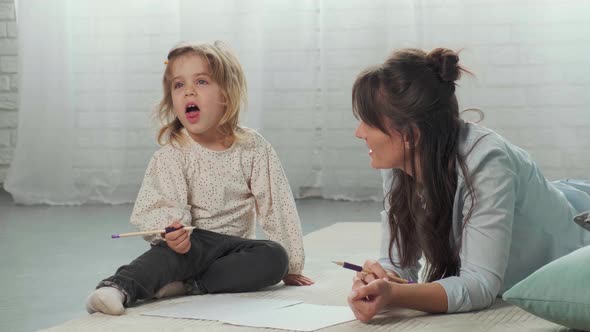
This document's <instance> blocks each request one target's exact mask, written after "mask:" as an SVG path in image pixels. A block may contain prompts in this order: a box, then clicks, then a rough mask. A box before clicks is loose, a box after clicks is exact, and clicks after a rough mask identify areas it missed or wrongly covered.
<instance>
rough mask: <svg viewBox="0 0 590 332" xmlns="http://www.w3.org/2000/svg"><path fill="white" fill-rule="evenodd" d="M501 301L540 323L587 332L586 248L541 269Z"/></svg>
mask: <svg viewBox="0 0 590 332" xmlns="http://www.w3.org/2000/svg"><path fill="white" fill-rule="evenodd" d="M503 298H504V300H505V301H507V302H510V303H512V304H514V305H516V306H519V307H520V308H522V309H524V310H526V311H528V312H530V313H532V314H533V315H536V316H539V317H541V318H543V319H546V320H549V321H552V322H554V323H557V324H560V325H564V326H567V327H569V328H574V329H581V330H587V331H590V246H587V247H584V248H580V249H578V250H576V251H574V252H572V253H570V254H568V255H566V256H563V257H561V258H559V259H556V260H554V261H553V262H551V263H549V264H547V265H545V266H543V267H541V268H540V269H538V270H537V271H535V272H534V273H533V274H531V275H530V276H528V277H527V278H526V279H524V280H522V281H521V282H519V283H518V284H516V285H514V287H512V288H511V289H509V290H508V291H507V292H505V293H504V295H503Z"/></svg>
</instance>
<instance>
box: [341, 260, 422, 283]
mask: <svg viewBox="0 0 590 332" xmlns="http://www.w3.org/2000/svg"><path fill="white" fill-rule="evenodd" d="M332 263H334V264H336V265H340V266H342V267H343V268H345V269H349V270H353V271H357V272H365V273H369V274H372V273H373V272H372V271H369V270H365V269H363V267H362V266H358V265H354V264H351V263H347V262H336V261H332ZM387 278H389V280H391V281H394V282H397V283H400V284H412V283H413V282H412V281H408V280H406V279H404V278H400V277H398V276H396V275H394V274H393V273H389V272H388V273H387Z"/></svg>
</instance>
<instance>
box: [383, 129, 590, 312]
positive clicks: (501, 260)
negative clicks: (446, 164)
mask: <svg viewBox="0 0 590 332" xmlns="http://www.w3.org/2000/svg"><path fill="white" fill-rule="evenodd" d="M484 135H487V136H486V137H484V138H482V139H481V140H480V141H479V143H477V145H476V146H475V148H473V150H472V151H471V153H470V154H469V155H468V156H467V158H466V163H467V168H468V169H469V172H470V174H471V176H472V181H473V186H474V188H475V191H476V194H477V199H478V201H477V204H476V206H475V207H474V209H473V213H472V215H471V218H470V219H469V221H468V222H467V223H466V224H465V227H464V229H463V237H462V239H461V240H462V244H461V251H460V259H461V270H460V275H459V276H455V277H448V278H444V279H441V280H438V281H436V282H438V283H439V284H440V285H442V286H443V287H444V289H445V291H446V293H447V296H448V312H449V313H452V312H463V311H470V310H476V309H482V308H486V307H489V306H490V305H492V304H493V303H494V300H495V298H496V296H497V295H498V294H500V293H501V292H503V291H504V290H506V289H508V288H510V287H512V286H513V285H514V284H515V283H517V282H518V281H520V280H522V279H524V278H525V277H526V276H528V275H529V274H530V273H532V272H533V271H535V270H536V269H538V268H539V267H541V266H543V265H545V264H546V263H548V262H550V261H552V260H554V259H556V258H558V257H561V256H563V255H565V254H568V253H570V252H572V251H574V250H576V249H578V248H580V247H583V246H584V244H586V245H587V244H590V232H585V231H584V229H583V228H581V227H580V226H578V225H577V224H576V223H574V222H573V218H574V215H575V214H576V213H578V212H581V209H582V207H579V206H580V205H582V206H583V208H587V209H590V196H589V195H588V194H586V193H584V192H581V191H578V190H576V189H574V188H573V187H570V186H568V185H567V182H566V183H550V182H548V181H547V180H546V179H545V177H544V176H543V174H542V173H541V171H540V170H539V169H538V167H537V165H536V164H535V163H534V162H533V161H532V160H531V158H530V156H529V154H528V153H527V152H526V151H524V150H523V149H520V148H518V147H517V146H514V145H512V144H511V143H510V142H508V141H507V140H506V139H504V138H503V137H501V136H500V135H498V134H497V133H495V132H494V131H492V130H490V129H487V128H485V127H481V126H478V125H476V124H473V123H468V122H466V123H464V124H463V126H462V129H461V133H460V142H459V151H460V153H461V154H462V155H463V156H465V154H466V153H467V152H469V150H470V149H471V148H472V146H473V144H474V143H475V142H476V141H477V140H478V139H479V138H480V137H482V136H484ZM398 172H401V170H399V169H394V170H384V171H382V177H383V189H384V191H385V194H387V193H388V191H389V189H390V188H391V183H392V181H394V180H395V178H396V174H398ZM458 174H459V177H458V184H457V191H456V194H455V201H454V204H453V238H454V239H455V240H458V239H459V235H460V232H461V225H462V223H463V217H464V216H465V215H466V214H467V212H468V211H469V208H470V206H471V205H470V204H469V202H468V201H467V200H468V196H467V186H466V184H465V181H464V178H463V174H462V172H460V171H458ZM564 193H565V194H564ZM572 195H573V196H576V199H577V204H574V206H576V205H579V206H576V208H578V210H577V209H576V208H574V206H572V204H570V201H571V199H570V201H568V199H569V198H570V196H572ZM566 196H567V197H566ZM385 201H386V206H385V211H383V212H381V219H382V221H381V230H382V242H381V252H380V257H381V258H380V259H379V263H381V265H383V267H384V268H386V269H390V270H393V271H396V272H397V273H398V274H399V275H400V276H401V277H403V278H406V279H411V280H418V272H419V270H420V268H421V265H420V263H417V264H416V265H415V266H412V267H409V268H406V269H403V270H402V269H400V268H398V267H395V266H394V265H392V264H391V262H390V260H389V255H388V252H387V251H388V247H389V239H390V232H389V224H388V218H387V212H386V211H388V210H389V203H388V202H389V201H388V199H386V200H385ZM466 201H467V203H466ZM441 236H442V234H441ZM392 257H393V259H394V262H396V263H397V262H399V255H398V252H397V249H396V246H395V245H394V246H393V249H392Z"/></svg>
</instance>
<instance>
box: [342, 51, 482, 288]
mask: <svg viewBox="0 0 590 332" xmlns="http://www.w3.org/2000/svg"><path fill="white" fill-rule="evenodd" d="M462 72H467V73H469V71H467V70H465V69H464V68H462V67H461V66H460V65H459V57H458V55H457V53H455V52H454V51H452V50H449V49H444V48H437V49H435V50H433V51H432V52H430V53H428V54H427V53H425V52H424V51H422V50H418V49H404V50H400V51H398V52H395V53H393V54H392V55H391V56H390V57H389V58H388V59H387V60H386V61H385V62H384V63H383V64H381V65H379V66H376V67H372V68H369V69H367V70H365V71H363V72H361V73H360V74H359V76H358V77H357V79H356V81H355V83H354V86H353V90H352V105H353V113H354V115H355V116H356V117H357V118H360V119H361V120H362V121H363V122H365V123H366V124H368V125H369V126H371V127H374V128H378V129H379V130H381V131H382V132H383V133H385V134H388V135H389V133H390V132H391V131H392V130H395V131H397V132H399V133H400V134H402V137H408V139H409V145H408V148H406V146H405V144H404V151H403V153H404V158H406V159H405V160H406V161H409V165H410V170H409V171H410V172H411V173H410V174H417V173H419V174H421V175H422V188H418V185H417V182H416V181H415V179H414V178H412V176H410V175H408V174H406V173H404V172H401V171H400V172H397V179H396V180H397V181H394V183H393V184H392V187H391V188H390V189H389V193H388V194H387V195H386V196H385V197H386V198H385V199H387V200H389V203H390V210H389V211H388V218H389V225H390V232H391V242H390V243H389V253H390V257H389V258H390V260H391V262H392V263H393V264H394V265H396V266H399V265H401V267H402V268H404V267H408V266H411V265H414V264H415V263H417V260H418V259H419V257H420V256H421V255H422V254H423V255H424V256H425V258H426V262H427V265H426V267H425V270H424V277H425V279H426V280H428V281H433V280H438V279H441V278H444V277H447V276H455V275H458V274H459V271H460V266H461V262H460V258H459V251H460V247H461V239H458V240H455V239H454V237H453V234H452V232H453V228H452V220H453V204H454V199H455V193H456V189H457V183H458V172H457V168H460V170H461V171H462V174H463V175H464V179H465V182H466V185H467V188H468V193H467V194H468V200H469V201H470V202H471V208H470V210H469V212H468V213H467V215H466V216H465V218H464V222H467V221H468V220H469V218H470V217H471V214H472V211H473V207H474V205H475V204H476V196H475V191H474V190H473V185H472V179H471V177H470V175H469V173H468V170H467V167H466V164H465V156H462V155H461V154H459V146H458V145H459V144H458V142H459V134H460V128H461V124H462V123H463V122H462V120H461V119H460V116H459V110H458V103H457V98H456V96H455V86H456V83H455V81H456V80H458V79H459V78H460V76H461V73H462ZM416 134H417V135H416ZM416 137H418V139H417V141H416V140H415V138H416ZM470 152H471V151H469V152H467V154H469V153H470ZM416 154H418V155H419V156H420V158H421V160H420V161H421V162H420V165H419V166H417V165H416V163H415V156H416ZM406 161H404V163H406ZM406 164H407V163H406ZM417 167H420V168H421V169H420V172H417V171H416V168H417ZM421 190H423V192H422V193H421V192H420V191H421ZM419 210H423V212H420V211H419ZM394 245H396V246H397V249H398V252H399V253H400V262H399V265H398V263H397V262H394V261H393V258H392V257H391V249H392V248H393V246H394Z"/></svg>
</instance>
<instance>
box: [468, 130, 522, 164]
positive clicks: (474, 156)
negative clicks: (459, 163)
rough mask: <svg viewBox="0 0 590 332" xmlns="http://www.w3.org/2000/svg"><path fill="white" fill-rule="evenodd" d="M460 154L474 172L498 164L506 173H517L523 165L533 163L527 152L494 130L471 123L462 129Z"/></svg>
mask: <svg viewBox="0 0 590 332" xmlns="http://www.w3.org/2000/svg"><path fill="white" fill-rule="evenodd" d="M459 153H460V154H461V155H462V156H463V157H464V158H465V162H466V163H467V167H468V168H469V169H471V170H472V171H473V170H476V169H480V168H484V167H486V168H488V167H487V166H492V164H497V166H501V167H504V168H505V170H506V171H509V170H513V171H515V172H517V170H518V168H520V167H522V165H524V164H531V163H532V160H531V158H530V155H529V154H528V153H527V152H526V151H525V150H523V149H521V148H520V147H518V146H516V145H514V144H512V143H511V142H510V141H509V140H507V139H506V138H504V137H503V136H502V135H500V134H499V133H497V132H495V131H494V130H492V129H490V128H487V127H484V126H481V125H478V124H475V123H470V122H465V124H464V125H463V127H462V129H461V134H460V138H459Z"/></svg>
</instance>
